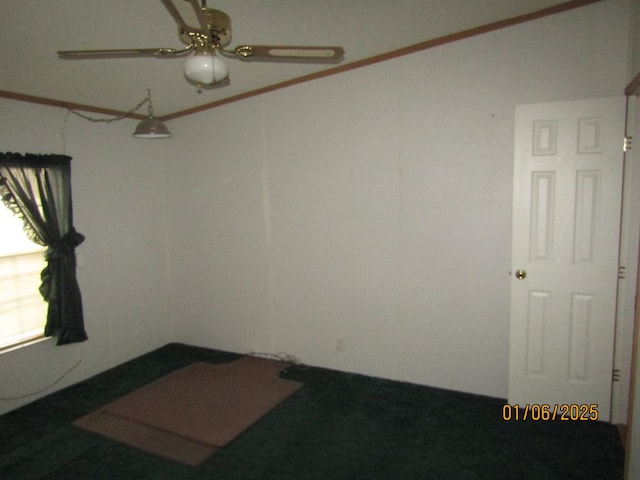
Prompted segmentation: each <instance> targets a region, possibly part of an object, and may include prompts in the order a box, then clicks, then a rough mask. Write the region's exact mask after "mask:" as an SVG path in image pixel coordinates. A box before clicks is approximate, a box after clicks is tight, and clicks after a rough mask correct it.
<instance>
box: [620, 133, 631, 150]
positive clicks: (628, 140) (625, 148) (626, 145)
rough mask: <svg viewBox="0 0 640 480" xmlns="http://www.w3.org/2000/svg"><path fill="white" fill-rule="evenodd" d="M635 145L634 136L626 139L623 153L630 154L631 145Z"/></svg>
mask: <svg viewBox="0 0 640 480" xmlns="http://www.w3.org/2000/svg"><path fill="white" fill-rule="evenodd" d="M632 143H633V137H632V136H628V137H626V136H625V137H624V141H623V142H622V151H623V152H628V151H629V150H631V145H632Z"/></svg>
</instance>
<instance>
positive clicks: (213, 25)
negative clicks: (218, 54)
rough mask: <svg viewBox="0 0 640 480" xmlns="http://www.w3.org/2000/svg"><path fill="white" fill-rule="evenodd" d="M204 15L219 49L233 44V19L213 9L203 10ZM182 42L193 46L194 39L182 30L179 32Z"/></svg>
mask: <svg viewBox="0 0 640 480" xmlns="http://www.w3.org/2000/svg"><path fill="white" fill-rule="evenodd" d="M202 14H203V15H204V18H205V19H206V21H207V27H208V29H209V32H211V36H212V37H213V38H214V40H215V41H216V43H217V45H216V46H219V47H226V46H227V45H229V43H231V18H230V17H229V15H227V14H226V13H224V12H222V11H220V10H215V9H213V8H203V9H202ZM178 33H179V35H180V40H181V41H182V43H184V44H185V45H191V43H192V41H193V40H192V38H191V37H190V36H189V34H188V33H187V32H184V31H183V30H182V29H180V31H179V32H178Z"/></svg>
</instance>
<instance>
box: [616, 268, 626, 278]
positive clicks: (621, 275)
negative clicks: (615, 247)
mask: <svg viewBox="0 0 640 480" xmlns="http://www.w3.org/2000/svg"><path fill="white" fill-rule="evenodd" d="M625 278H627V267H625V266H624V265H618V280H624V279H625Z"/></svg>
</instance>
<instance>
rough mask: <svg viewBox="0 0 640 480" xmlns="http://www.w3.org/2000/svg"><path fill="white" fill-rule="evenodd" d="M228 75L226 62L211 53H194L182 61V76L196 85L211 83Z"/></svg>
mask: <svg viewBox="0 0 640 480" xmlns="http://www.w3.org/2000/svg"><path fill="white" fill-rule="evenodd" d="M228 75H229V69H228V68H227V64H226V63H225V62H224V61H223V60H222V59H220V58H218V57H217V56H215V55H214V54H213V53H196V54H195V55H191V56H190V57H187V59H186V60H185V61H184V76H185V77H187V79H188V80H190V81H191V82H193V83H195V84H196V85H213V84H215V83H218V82H220V81H222V80H224V79H225V78H227V76H228Z"/></svg>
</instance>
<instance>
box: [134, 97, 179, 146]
mask: <svg viewBox="0 0 640 480" xmlns="http://www.w3.org/2000/svg"><path fill="white" fill-rule="evenodd" d="M145 101H146V103H147V111H148V116H147V118H145V119H144V120H141V121H140V123H138V126H137V127H136V130H135V132H133V137H134V138H170V137H171V132H170V131H169V129H168V128H167V127H166V126H165V124H164V123H162V121H161V120H159V119H157V118H155V117H154V116H153V104H152V103H151V90H147V98H146V99H145Z"/></svg>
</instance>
